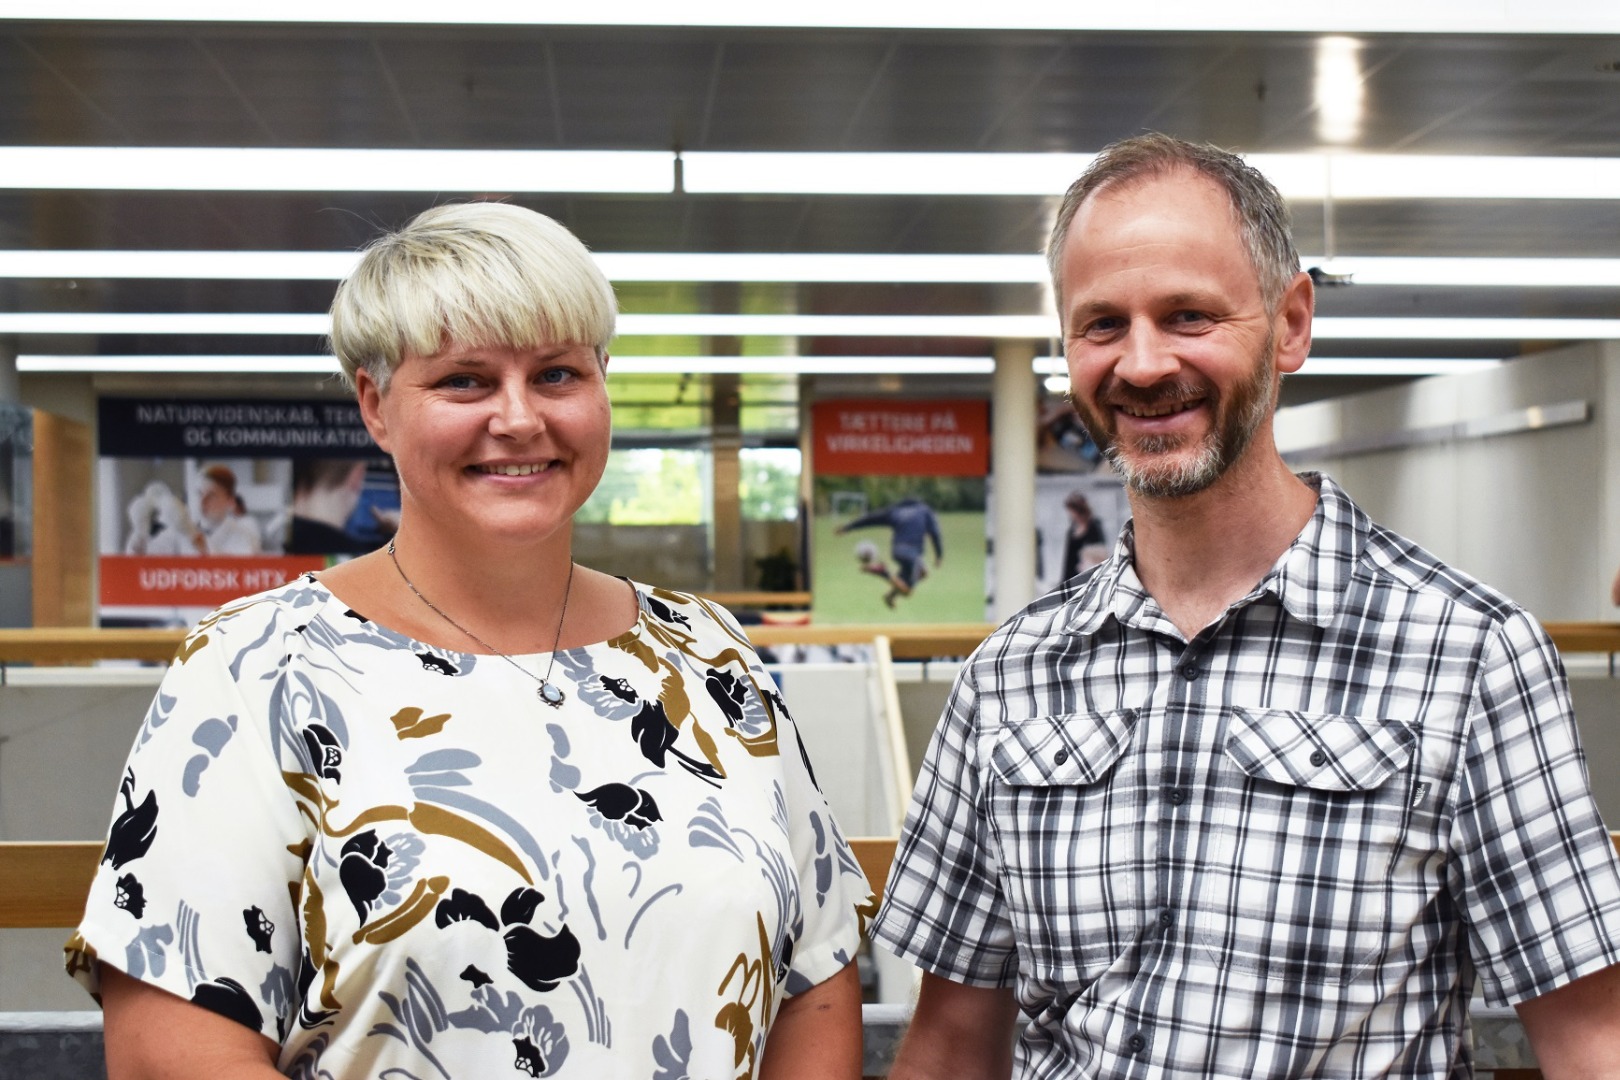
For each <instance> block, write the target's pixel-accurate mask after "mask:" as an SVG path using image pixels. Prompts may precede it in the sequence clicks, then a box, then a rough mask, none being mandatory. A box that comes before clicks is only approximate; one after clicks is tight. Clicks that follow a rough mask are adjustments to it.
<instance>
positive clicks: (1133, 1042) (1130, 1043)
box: [1125, 1032, 1147, 1054]
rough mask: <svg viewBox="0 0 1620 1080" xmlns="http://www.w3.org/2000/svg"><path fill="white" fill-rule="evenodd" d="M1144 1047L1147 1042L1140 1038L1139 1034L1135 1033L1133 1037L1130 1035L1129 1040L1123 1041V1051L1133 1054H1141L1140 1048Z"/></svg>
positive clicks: (1140, 1034)
mask: <svg viewBox="0 0 1620 1080" xmlns="http://www.w3.org/2000/svg"><path fill="white" fill-rule="evenodd" d="M1146 1045H1147V1040H1146V1039H1144V1038H1143V1037H1142V1033H1141V1032H1137V1033H1136V1034H1135V1035H1132V1036H1131V1037H1130V1038H1128V1039H1126V1040H1125V1049H1127V1050H1129V1051H1130V1052H1131V1053H1133V1054H1140V1053H1141V1052H1142V1048H1143V1047H1144V1046H1146Z"/></svg>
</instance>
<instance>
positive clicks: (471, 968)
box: [461, 964, 495, 990]
mask: <svg viewBox="0 0 1620 1080" xmlns="http://www.w3.org/2000/svg"><path fill="white" fill-rule="evenodd" d="M461 978H462V979H463V980H464V981H466V982H470V983H472V988H473V989H474V990H476V989H478V988H479V987H480V986H488V985H489V984H490V983H492V982H494V981H495V980H494V979H492V978H490V977H489V976H488V975H485V974H484V973H483V972H482V971H479V970H478V965H476V964H468V965H467V966H466V967H464V968H462V969H461Z"/></svg>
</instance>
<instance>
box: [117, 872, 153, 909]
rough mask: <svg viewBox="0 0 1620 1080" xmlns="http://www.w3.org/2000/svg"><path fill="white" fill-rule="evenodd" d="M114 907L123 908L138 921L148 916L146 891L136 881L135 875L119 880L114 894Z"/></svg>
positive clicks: (127, 875)
mask: <svg viewBox="0 0 1620 1080" xmlns="http://www.w3.org/2000/svg"><path fill="white" fill-rule="evenodd" d="M113 906H114V907H120V908H123V909H124V910H125V911H127V912H129V913H130V914H131V915H133V916H135V917H136V918H137V919H138V918H140V917H141V916H142V915H144V914H146V890H145V889H144V888H142V887H141V883H140V882H139V881H137V880H135V875H134V874H125V875H123V876H122V877H120V878H119V879H118V882H117V885H116V888H115V889H114V892H113Z"/></svg>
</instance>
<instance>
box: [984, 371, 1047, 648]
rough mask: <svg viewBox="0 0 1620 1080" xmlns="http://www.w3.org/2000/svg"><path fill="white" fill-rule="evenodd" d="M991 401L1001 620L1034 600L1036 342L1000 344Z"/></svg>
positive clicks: (997, 603)
mask: <svg viewBox="0 0 1620 1080" xmlns="http://www.w3.org/2000/svg"><path fill="white" fill-rule="evenodd" d="M995 355H996V372H995V378H994V381H993V383H992V388H991V402H990V475H991V476H992V477H994V478H995V523H994V533H993V535H994V536H995V538H996V541H995V542H996V550H995V567H996V571H995V573H996V577H995V602H994V604H993V605H992V608H991V610H992V611H993V613H994V616H995V619H996V620H997V621H1000V620H1002V619H1005V618H1007V617H1008V616H1010V615H1012V614H1013V613H1014V612H1015V611H1017V610H1018V609H1019V608H1022V607H1023V606H1024V605H1025V604H1027V603H1029V602H1030V601H1031V600H1033V599H1035V420H1036V413H1035V411H1036V392H1035V368H1034V362H1035V345H1034V343H1033V342H1029V341H999V342H997V343H996V350H995Z"/></svg>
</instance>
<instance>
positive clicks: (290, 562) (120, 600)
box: [101, 555, 326, 608]
mask: <svg viewBox="0 0 1620 1080" xmlns="http://www.w3.org/2000/svg"><path fill="white" fill-rule="evenodd" d="M325 565H326V559H325V558H323V557H322V556H319V555H279V556H278V555H266V556H254V555H242V556H219V557H214V558H209V557H207V556H201V555H103V556H102V557H101V603H102V604H103V605H104V606H129V607H137V606H144V607H190V608H215V607H219V606H220V605H221V604H223V603H226V602H227V601H230V600H235V599H236V598H237V597H239V596H246V595H248V594H249V593H256V592H260V591H262V590H264V589H273V588H275V587H276V586H277V585H285V584H286V583H287V582H289V581H291V580H293V579H294V578H296V577H297V576H298V575H299V574H302V573H304V572H306V571H309V570H319V569H321V568H322V567H324V566H325Z"/></svg>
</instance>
